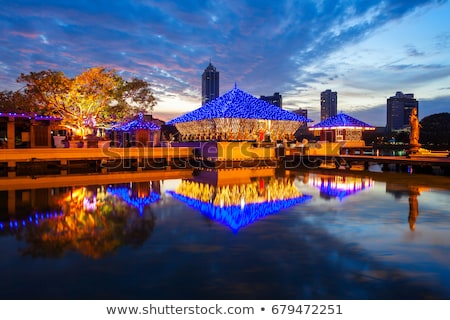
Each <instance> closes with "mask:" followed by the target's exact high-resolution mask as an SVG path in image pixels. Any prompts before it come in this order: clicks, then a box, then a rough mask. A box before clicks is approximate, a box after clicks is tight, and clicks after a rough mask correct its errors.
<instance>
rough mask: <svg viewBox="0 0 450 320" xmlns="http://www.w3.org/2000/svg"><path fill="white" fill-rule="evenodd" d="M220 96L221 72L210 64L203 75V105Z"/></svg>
mask: <svg viewBox="0 0 450 320" xmlns="http://www.w3.org/2000/svg"><path fill="white" fill-rule="evenodd" d="M218 96H219V71H217V70H216V68H215V67H214V66H213V65H212V64H211V62H210V63H209V65H208V66H207V67H206V69H205V71H203V74H202V105H204V104H205V103H208V102H209V101H211V100H214V99H215V98H217V97H218Z"/></svg>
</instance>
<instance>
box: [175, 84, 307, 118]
mask: <svg viewBox="0 0 450 320" xmlns="http://www.w3.org/2000/svg"><path fill="white" fill-rule="evenodd" d="M216 118H240V119H262V120H288V121H299V122H311V121H312V120H309V119H307V118H305V117H303V116H301V115H297V114H295V113H292V112H289V111H287V110H283V109H281V108H280V107H278V106H274V105H272V104H270V103H268V102H266V101H263V100H261V99H258V98H256V97H254V96H252V95H251V94H248V93H246V92H244V91H242V90H240V89H238V88H237V87H236V86H235V87H234V88H233V89H232V90H230V91H228V92H227V93H225V94H223V95H222V96H220V97H218V98H216V99H214V100H212V101H210V102H208V103H206V104H205V105H203V106H201V107H200V108H198V109H196V110H194V111H191V112H189V113H186V114H184V115H182V116H180V117H177V118H175V119H172V120H170V121H169V122H167V124H175V123H180V122H192V121H199V120H205V119H216Z"/></svg>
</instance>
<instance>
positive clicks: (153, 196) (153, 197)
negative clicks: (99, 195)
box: [107, 187, 161, 214]
mask: <svg viewBox="0 0 450 320" xmlns="http://www.w3.org/2000/svg"><path fill="white" fill-rule="evenodd" d="M107 192H108V193H110V194H112V195H115V196H117V197H119V198H120V199H122V200H123V201H125V202H126V203H128V204H129V205H131V206H133V207H135V208H137V209H138V210H139V213H140V214H142V213H143V212H144V208H145V207H146V206H148V205H149V204H151V203H154V202H157V201H159V200H160V199H161V196H160V195H159V194H157V193H155V192H150V194H149V195H148V196H146V197H145V198H140V197H136V196H134V197H133V196H132V194H130V193H132V192H131V190H130V189H129V188H126V187H109V188H108V189H107Z"/></svg>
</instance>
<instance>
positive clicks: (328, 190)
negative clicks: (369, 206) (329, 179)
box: [319, 181, 366, 200]
mask: <svg viewBox="0 0 450 320" xmlns="http://www.w3.org/2000/svg"><path fill="white" fill-rule="evenodd" d="M365 188H366V186H365V184H364V183H363V184H361V186H360V187H357V186H356V185H355V186H354V187H353V188H348V189H341V188H336V187H333V186H332V184H331V183H326V182H325V181H322V183H321V184H320V187H319V190H320V193H321V194H326V195H327V196H329V197H331V198H333V197H334V198H339V200H342V199H343V198H345V197H347V196H349V195H352V194H355V193H357V192H359V191H361V190H364V189H365Z"/></svg>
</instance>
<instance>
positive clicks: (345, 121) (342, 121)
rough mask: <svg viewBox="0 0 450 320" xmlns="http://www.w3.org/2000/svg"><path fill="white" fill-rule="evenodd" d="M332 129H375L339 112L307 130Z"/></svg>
mask: <svg viewBox="0 0 450 320" xmlns="http://www.w3.org/2000/svg"><path fill="white" fill-rule="evenodd" d="M333 129H360V130H375V127H374V126H372V125H370V124H367V123H365V122H363V121H360V120H358V119H355V118H353V117H350V116H349V115H346V114H345V113H342V112H340V113H339V114H337V115H335V116H332V117H330V118H328V119H325V120H323V121H321V122H319V123H317V124H315V125H313V126H311V127H310V128H309V130H311V131H313V130H333Z"/></svg>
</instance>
